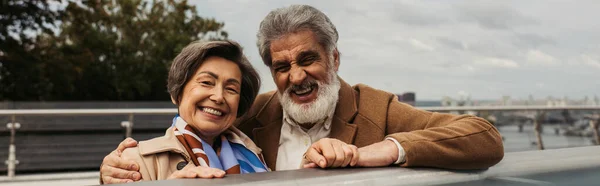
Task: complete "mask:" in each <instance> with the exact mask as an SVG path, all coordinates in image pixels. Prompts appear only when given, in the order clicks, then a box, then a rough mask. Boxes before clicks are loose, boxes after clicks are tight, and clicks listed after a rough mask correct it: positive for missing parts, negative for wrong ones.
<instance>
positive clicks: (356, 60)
mask: <svg viewBox="0 0 600 186" xmlns="http://www.w3.org/2000/svg"><path fill="white" fill-rule="evenodd" d="M190 2H191V3H192V4H195V5H196V6H197V8H198V10H199V13H200V14H201V15H202V16H205V17H214V18H216V19H217V20H219V21H223V22H225V30H226V31H227V32H228V33H229V36H230V39H233V40H237V41H238V42H240V43H241V44H242V45H243V46H244V47H245V52H246V54H247V55H248V57H249V58H250V60H251V61H252V63H253V64H254V65H255V66H256V67H257V69H258V70H259V71H260V74H261V76H262V77H263V82H264V83H263V87H262V88H261V92H266V91H268V90H274V89H275V85H274V83H273V81H272V78H271V75H270V72H269V70H268V68H266V67H265V66H264V65H263V64H262V62H261V60H260V56H259V55H258V49H257V48H256V44H255V43H256V32H257V30H258V25H259V23H260V21H261V20H262V19H263V18H264V16H266V15H267V13H268V12H269V11H270V10H273V9H275V8H279V7H283V6H286V5H290V4H309V5H312V6H314V7H316V8H317V9H320V10H321V11H323V12H324V13H325V14H327V15H328V16H329V18H330V19H331V20H332V21H333V23H334V24H335V25H336V27H337V29H338V32H339V34H340V39H339V41H338V48H339V50H340V52H341V53H342V57H341V66H340V70H339V75H340V76H341V77H342V78H343V79H344V80H345V81H347V82H348V83H350V84H356V83H364V84H367V85H370V86H372V87H375V88H378V89H383V90H386V91H389V92H393V93H403V92H406V91H412V92H415V93H416V94H417V99H418V100H439V99H441V98H442V97H443V96H450V97H454V98H458V97H460V96H461V95H470V96H471V97H472V98H473V99H500V98H501V97H502V96H511V97H512V98H515V99H526V98H527V97H528V96H529V95H533V96H534V98H536V99H543V98H546V97H548V96H553V97H560V98H562V97H564V96H568V97H569V98H572V99H581V98H583V97H584V96H589V97H593V96H594V95H598V96H600V21H598V18H599V17H600V11H598V10H600V1H597V0H580V1H575V2H574V1H568V0H543V1H541V0H540V1H535V0H532V1H520V0H514V1H445V0H422V1H416V0H407V1H398V0H393V1H364V0H344V1H321V0H314V1H298V0H285V1H282V0H263V1H254V0H228V1H221V0H191V1H190Z"/></svg>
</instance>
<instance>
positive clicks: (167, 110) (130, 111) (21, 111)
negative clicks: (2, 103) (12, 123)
mask: <svg viewBox="0 0 600 186" xmlns="http://www.w3.org/2000/svg"><path fill="white" fill-rule="evenodd" d="M176 113H177V109H173V108H150V109H146V108H141V109H6V110H0V116H2V115H19V116H32V115H111V114H176Z"/></svg>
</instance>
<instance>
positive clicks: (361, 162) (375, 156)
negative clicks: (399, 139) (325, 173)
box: [301, 138, 398, 168]
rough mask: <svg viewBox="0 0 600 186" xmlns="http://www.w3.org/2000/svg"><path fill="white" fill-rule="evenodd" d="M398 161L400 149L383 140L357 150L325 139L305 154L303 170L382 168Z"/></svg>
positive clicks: (314, 144) (345, 144)
mask: <svg viewBox="0 0 600 186" xmlns="http://www.w3.org/2000/svg"><path fill="white" fill-rule="evenodd" d="M397 159H398V147H397V146H396V144H395V143H394V142H392V141H390V140H383V141H381V142H378V143H374V144H371V145H368V146H365V147H361V148H357V147H356V146H354V145H352V144H347V143H344V142H342V141H340V140H338V139H333V138H323V139H320V140H319V141H317V142H315V143H313V144H312V145H311V146H310V147H309V148H308V150H307V151H306V153H304V156H303V160H302V163H301V166H302V167H303V168H316V167H320V168H338V167H380V166H388V165H391V164H393V163H394V162H395V161H396V160H397Z"/></svg>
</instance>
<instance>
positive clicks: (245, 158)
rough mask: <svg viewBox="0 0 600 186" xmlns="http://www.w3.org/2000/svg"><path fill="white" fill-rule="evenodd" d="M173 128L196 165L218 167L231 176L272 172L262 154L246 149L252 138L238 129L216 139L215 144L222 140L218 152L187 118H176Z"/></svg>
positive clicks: (227, 131)
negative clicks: (199, 135)
mask: <svg viewBox="0 0 600 186" xmlns="http://www.w3.org/2000/svg"><path fill="white" fill-rule="evenodd" d="M172 127H173V128H174V130H173V131H174V132H175V136H176V137H177V139H178V140H179V143H181V144H182V145H183V146H184V147H185V150H186V151H187V152H188V154H190V156H191V159H192V161H193V162H194V164H195V165H196V166H204V167H212V168H218V169H221V170H224V171H225V172H226V173H227V174H245V173H254V172H266V171H267V170H268V169H267V168H266V167H267V166H266V165H265V163H264V159H263V157H262V155H261V154H256V153H254V152H252V151H251V150H249V149H248V148H246V145H245V144H244V141H250V139H249V138H248V136H246V135H245V134H243V133H242V132H241V131H239V130H237V129H236V128H234V127H231V128H229V129H227V130H226V131H224V132H223V133H221V135H220V136H219V137H218V138H216V139H215V141H214V142H213V143H214V144H217V143H219V141H218V139H220V146H218V147H217V148H216V149H213V147H211V146H210V145H209V144H208V143H206V142H204V141H203V140H202V139H200V138H199V137H198V135H196V130H195V129H194V128H192V126H190V125H188V124H187V123H186V122H185V121H184V120H183V118H181V117H179V116H176V117H175V118H173V126H172ZM217 145H219V144H217Z"/></svg>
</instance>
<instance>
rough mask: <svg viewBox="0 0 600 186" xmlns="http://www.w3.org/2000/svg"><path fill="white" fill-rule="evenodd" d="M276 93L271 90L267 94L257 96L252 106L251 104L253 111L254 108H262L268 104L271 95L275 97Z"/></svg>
mask: <svg viewBox="0 0 600 186" xmlns="http://www.w3.org/2000/svg"><path fill="white" fill-rule="evenodd" d="M275 93H276V91H275V90H272V91H269V92H265V93H262V94H259V95H258V96H256V99H255V100H254V104H252V107H253V109H254V107H262V106H264V105H265V104H267V103H268V102H269V100H271V97H273V95H275Z"/></svg>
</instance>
